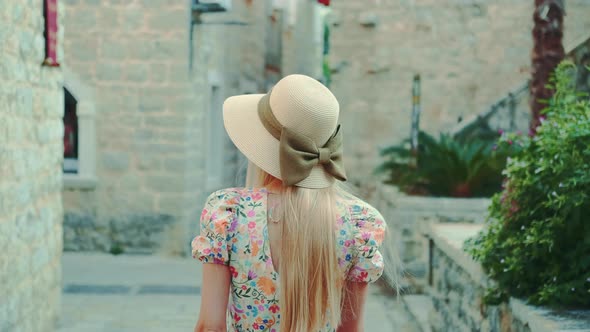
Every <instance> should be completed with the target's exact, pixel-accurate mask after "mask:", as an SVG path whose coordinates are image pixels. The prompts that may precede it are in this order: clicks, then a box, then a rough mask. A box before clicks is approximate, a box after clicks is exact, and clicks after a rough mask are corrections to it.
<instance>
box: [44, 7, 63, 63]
mask: <svg viewBox="0 0 590 332" xmlns="http://www.w3.org/2000/svg"><path fill="white" fill-rule="evenodd" d="M43 11H44V14H45V60H44V61H43V65H45V66H52V67H57V66H59V63H58V62H57V28H58V24H57V0H44V6H43Z"/></svg>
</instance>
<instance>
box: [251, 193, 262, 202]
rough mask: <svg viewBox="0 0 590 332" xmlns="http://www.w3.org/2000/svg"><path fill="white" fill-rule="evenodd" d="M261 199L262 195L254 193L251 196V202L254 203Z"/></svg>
mask: <svg viewBox="0 0 590 332" xmlns="http://www.w3.org/2000/svg"><path fill="white" fill-rule="evenodd" d="M261 199H262V194H260V193H255V194H254V195H252V200H254V201H259V200H261Z"/></svg>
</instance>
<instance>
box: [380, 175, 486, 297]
mask: <svg viewBox="0 0 590 332" xmlns="http://www.w3.org/2000/svg"><path fill="white" fill-rule="evenodd" d="M370 200H371V202H373V204H374V205H375V207H377V208H378V209H379V211H380V212H381V214H382V215H383V217H384V218H385V220H386V221H387V225H388V227H389V229H390V232H392V233H391V236H392V240H391V241H390V243H389V244H387V245H389V246H395V251H396V252H398V253H399V257H400V258H401V260H402V262H403V264H404V268H405V270H406V272H407V273H409V275H410V276H409V278H408V284H407V285H404V286H407V287H410V288H411V291H413V292H421V291H422V290H423V288H424V286H425V285H426V281H427V280H426V271H427V265H428V243H427V241H426V240H425V239H424V232H426V230H427V229H428V227H429V226H430V224H431V223H432V222H443V223H457V222H462V223H472V224H481V223H483V222H484V220H485V218H486V215H487V208H488V206H489V204H490V200H489V199H485V198H437V197H419V196H407V195H405V194H403V193H399V192H398V191H397V190H396V188H395V187H392V186H388V185H382V186H379V187H378V189H377V190H376V192H375V194H374V195H373V197H372V198H371V199H370Z"/></svg>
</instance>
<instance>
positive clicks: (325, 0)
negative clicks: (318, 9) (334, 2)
mask: <svg viewBox="0 0 590 332" xmlns="http://www.w3.org/2000/svg"><path fill="white" fill-rule="evenodd" d="M318 3H320V4H322V5H324V6H329V5H330V0H318Z"/></svg>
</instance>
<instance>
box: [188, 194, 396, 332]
mask: <svg viewBox="0 0 590 332" xmlns="http://www.w3.org/2000/svg"><path fill="white" fill-rule="evenodd" d="M267 194H268V192H267V191H266V190H265V189H252V188H231V189H223V190H220V191H217V192H215V193H213V194H211V196H209V198H208V200H207V203H206V205H205V208H204V209H203V213H202V214H201V232H200V235H199V236H197V237H195V238H194V239H193V241H192V254H193V257H194V258H198V259H199V260H200V261H202V262H204V263H215V264H223V265H226V266H229V270H230V273H231V287H230V288H231V301H230V302H229V304H228V319H227V321H228V331H237V332H242V331H244V332H253V331H269V332H273V331H279V324H280V318H281V314H280V312H281V311H280V303H279V300H278V296H279V292H278V287H279V285H278V281H279V276H278V273H277V272H276V271H275V270H274V267H273V263H272V259H271V256H270V247H269V239H268V228H267ZM337 206H338V208H337V210H338V218H337V220H335V223H336V225H337V233H336V236H337V244H338V246H339V248H338V262H339V266H340V268H341V270H342V273H343V276H345V277H346V280H349V281H356V282H374V281H376V280H377V279H378V278H379V277H380V276H381V274H382V273H383V257H382V256H381V253H380V252H379V250H378V248H379V246H380V244H381V242H382V240H383V236H384V232H385V227H386V225H385V222H384V221H383V218H382V216H381V215H380V214H379V212H378V211H377V210H376V209H375V208H373V207H371V206H370V205H368V204H367V203H365V202H363V201H361V200H360V199H345V198H343V199H341V200H339V202H338V204H337ZM334 330H335V327H330V326H326V328H325V331H334Z"/></svg>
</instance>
